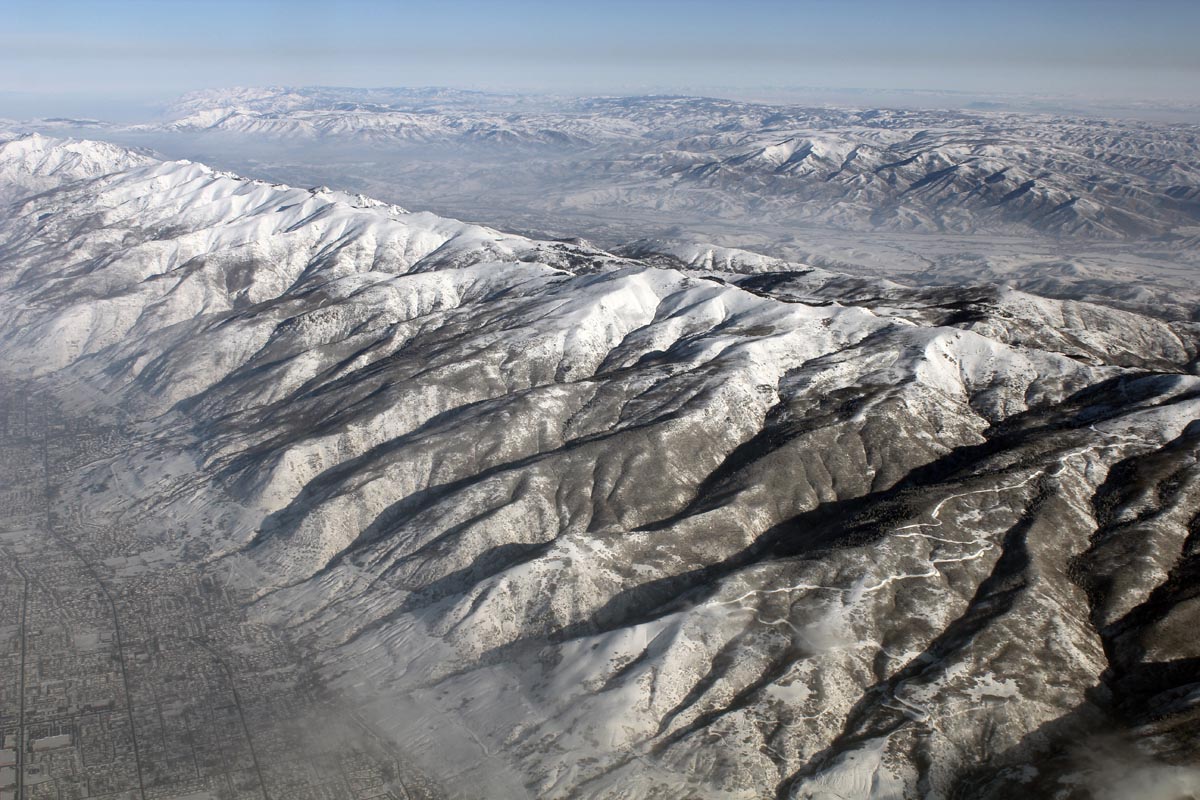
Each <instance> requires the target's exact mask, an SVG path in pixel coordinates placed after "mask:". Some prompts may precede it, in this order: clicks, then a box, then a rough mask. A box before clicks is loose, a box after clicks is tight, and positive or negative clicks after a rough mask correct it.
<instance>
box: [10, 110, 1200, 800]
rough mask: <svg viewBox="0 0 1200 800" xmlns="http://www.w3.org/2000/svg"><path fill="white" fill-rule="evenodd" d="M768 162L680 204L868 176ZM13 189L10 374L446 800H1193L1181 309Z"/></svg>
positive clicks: (417, 225) (83, 157) (192, 177)
mask: <svg viewBox="0 0 1200 800" xmlns="http://www.w3.org/2000/svg"><path fill="white" fill-rule="evenodd" d="M269 99H270V100H271V102H272V103H279V102H284V100H286V98H283V99H280V98H279V97H274V96H272V97H271V98H269ZM260 100H261V98H256V97H248V98H247V99H246V102H247V103H250V102H252V101H253V102H259V101H260ZM296 102H297V103H298V105H297V106H296V107H295V108H286V107H285V108H279V109H276V111H274V112H272V113H278V114H280V115H282V116H283V117H284V118H286V119H287V120H291V119H292V117H293V116H294V115H295V114H298V113H299V112H301V111H304V110H305V109H304V106H303V102H301V101H296ZM182 119H183V122H180V123H179V124H181V125H182V124H196V125H201V124H204V125H210V126H211V125H214V124H222V123H221V119H228V115H226V116H225V117H222V118H221V119H217V118H216V117H214V115H213V114H211V113H210V110H209V109H208V108H207V107H206V106H205V105H204V104H203V103H198V104H197V107H196V108H195V109H194V110H192V113H191V114H190V116H187V117H184V118H182ZM188 120H192V122H187V121H188ZM608 132H609V133H612V132H611V131H608ZM613 135H618V134H616V133H614V134H613ZM621 135H624V134H621ZM881 135H882V134H881ZM741 136H742V134H740V133H739V134H735V135H733V136H732V137H731V140H730V142H729V143H728V144H721V145H720V147H719V148H718V149H720V148H724V147H728V148H731V150H730V152H731V153H732V152H733V150H734V149H739V148H740V150H739V152H741V153H742V155H743V156H746V157H745V158H744V159H743V160H742V161H740V162H736V163H730V158H732V159H736V158H741V157H742V156H734V155H731V156H730V157H729V158H726V159H723V160H717V161H713V162H711V163H715V164H717V165H718V166H717V167H715V168H709V167H705V166H703V165H700V164H694V165H691V166H689V167H688V168H687V169H688V170H690V171H691V176H692V177H691V178H689V180H690V179H695V180H697V181H705V180H708V179H709V178H711V177H712V176H714V175H715V176H721V175H722V174H726V173H727V174H736V175H738V176H740V177H738V178H737V180H743V179H749V178H746V177H745V176H747V175H750V174H751V172H750V171H752V170H753V169H757V168H758V166H755V165H761V163H766V162H770V163H772V164H774V167H773V168H772V170H771V174H772V175H775V176H777V177H776V178H774V179H778V180H786V179H789V178H788V173H786V172H785V173H779V172H778V171H777V168H778V167H779V166H781V165H787V164H792V165H795V168H796V171H802V170H803V169H806V167H804V164H805V163H812V162H815V161H817V160H824V161H830V163H833V161H838V160H839V159H840V161H841V162H842V163H843V164H844V163H845V161H846V160H847V158H849V153H850V152H851V150H847V149H846V148H848V147H849V148H851V149H853V148H858V152H859V156H860V157H861V158H863V159H864V161H866V160H869V159H879V158H882V157H881V156H878V155H877V154H870V153H868V151H867V150H866V149H865V148H866V147H867V145H866V144H865V143H861V142H860V143H857V144H846V143H844V142H842V141H841V140H833V139H821V140H820V141H814V140H812V139H808V140H804V142H798V141H797V140H795V139H792V140H790V141H789V142H787V143H784V144H774V145H764V146H760V144H761V143H754V144H752V145H751V143H749V142H747V141H744V140H743V139H741V138H739V137H741ZM884 138H886V137H884ZM805 142H807V143H805ZM883 146H890V145H887V144H886V143H884V145H883ZM1164 146H1166V145H1164ZM771 148H775V149H773V150H772V149H771ZM710 149H711V148H710ZM843 150H845V152H843ZM798 153H803V154H804V155H803V157H802V158H801V157H799V156H798V155H797V154H798ZM747 154H748V155H747ZM671 157H672V158H674V156H671ZM988 158H991V156H986V155H979V156H978V160H979V161H980V162H981V163H983V162H986V161H987V159H988ZM831 159H832V161H831ZM810 160H811V161H810ZM822 163H823V162H822ZM871 163H872V164H874V163H875V162H874V161H872V162H871ZM914 163H915V162H914ZM722 164H724V165H725V166H721V165H722ZM856 169H857V168H856ZM873 169H874V168H872V170H873ZM895 169H900V167H895ZM979 169H981V170H984V171H985V172H987V174H988V175H992V174H995V173H996V170H998V169H1001V166H998V165H996V164H990V165H985V166H980V167H979ZM1012 169H1014V170H1016V169H1017V167H1015V166H1014V167H1013V168H1012ZM705 170H708V172H707V173H706V172H705ZM872 170H867V171H864V172H861V173H860V174H861V175H863V176H866V175H867V174H868V173H870V174H873V175H876V176H878V175H879V174H880V173H878V172H874V171H872ZM893 174H895V173H893ZM979 174H980V175H982V174H984V173H983V172H981V173H979ZM706 175H707V177H706ZM958 175H959V172H958V171H957V170H953V171H952V172H951V174H950V175H949V176H948V177H947V182H949V183H952V182H954V181H956V180H958V179H959V177H957V176H958ZM1010 179H1011V180H1018V181H1019V185H1023V183H1024V182H1025V181H1027V180H1029V179H1028V178H1026V177H1024V174H1023V173H1020V172H1019V170H1018V171H1017V172H1016V173H1014V175H1012V176H1010V177H1004V178H1000V179H997V181H996V182H999V181H1001V180H1010ZM725 180H726V179H725V178H723V177H722V178H720V179H719V182H724V181H725ZM863 180H864V181H865V182H866V183H869V181H870V180H873V179H871V178H866V177H864V179H863ZM1171 180H1175V178H1171ZM0 183H2V186H3V188H2V191H3V192H5V195H6V197H8V198H10V200H11V202H10V204H9V205H8V206H7V209H6V211H5V213H4V215H3V217H2V218H0V348H2V353H3V359H2V364H3V369H4V370H5V372H7V373H8V374H9V375H10V376H14V377H15V376H25V375H30V374H33V375H36V376H37V379H38V380H39V381H40V382H41V383H42V385H44V386H45V387H46V388H47V389H49V390H53V391H54V392H56V393H57V394H59V396H60V397H61V398H62V400H63V402H64V403H67V404H68V405H69V406H70V407H72V408H74V409H75V412H76V413H79V414H89V413H94V414H111V413H119V414H120V415H122V416H123V417H124V419H125V420H126V424H127V425H128V426H129V428H130V429H131V430H134V431H136V432H137V438H136V441H135V443H134V445H133V446H132V447H131V448H130V450H129V451H128V452H125V453H122V454H120V456H118V457H112V458H107V459H104V460H103V461H101V462H98V463H93V464H91V465H88V466H86V467H83V468H80V470H79V471H78V472H77V474H75V475H73V476H71V477H70V479H69V481H68V483H67V485H66V487H65V488H64V490H63V491H65V492H68V493H69V494H70V501H71V502H74V503H78V504H79V505H80V506H81V508H82V511H81V513H82V514H84V515H85V516H86V517H87V518H88V519H90V520H94V521H95V522H96V524H97V525H101V526H104V527H105V528H106V529H116V530H122V531H125V532H126V535H127V536H128V537H129V547H130V548H131V550H133V551H135V552H137V553H139V554H140V555H139V556H138V557H136V558H131V559H130V563H129V564H128V565H126V566H125V568H127V569H143V570H155V569H160V568H162V567H163V566H164V565H174V564H178V563H179V562H180V561H181V560H183V559H184V558H185V553H186V558H188V559H196V558H199V560H200V561H202V567H198V568H203V569H206V570H212V571H214V572H215V573H216V574H219V575H221V576H222V577H223V579H225V580H226V581H229V582H233V583H236V584H237V585H240V586H242V587H244V588H247V589H249V590H250V591H251V592H252V593H253V594H254V595H255V596H256V597H257V600H256V601H255V606H254V614H255V615H256V616H257V617H258V618H259V619H261V620H264V621H269V622H271V623H274V624H278V625H280V626H282V627H283V628H285V629H287V630H288V631H289V632H290V635H292V636H294V637H295V639H296V641H297V642H299V643H300V644H301V645H302V646H303V647H305V648H307V652H308V653H309V654H310V656H311V658H312V659H314V660H315V661H316V662H317V663H319V664H320V667H321V672H322V674H323V676H324V678H325V680H326V681H327V682H328V684H329V686H330V687H331V688H332V689H333V690H335V691H337V692H338V693H340V695H341V697H342V698H343V702H345V703H346V704H348V705H350V706H351V707H353V708H355V709H357V710H358V712H359V713H361V714H363V715H364V716H367V717H370V719H371V721H372V722H373V723H374V724H375V725H377V726H378V727H379V728H380V729H382V730H384V731H386V732H387V733H388V734H389V735H390V736H392V737H394V739H395V740H396V741H397V742H400V743H402V744H403V746H404V748H405V750H406V751H407V752H409V753H412V754H413V755H414V757H416V758H418V759H419V760H420V761H421V766H422V767H423V768H424V769H425V770H426V771H427V772H429V773H430V774H432V775H433V776H435V777H436V778H438V779H439V780H440V781H441V782H442V783H443V785H444V787H445V789H446V791H447V792H448V793H450V794H451V795H452V796H464V797H488V798H498V797H559V798H587V797H595V798H601V797H603V798H613V797H623V798H643V797H664V798H666V797H672V798H674V797H728V798H759V797H779V798H831V797H843V798H878V799H880V800H882V798H909V797H912V798H916V797H941V798H965V797H971V798H997V799H999V798H1008V797H1013V796H1017V795H1020V794H1023V795H1028V796H1045V797H1064V798H1084V797H1106V796H1111V795H1106V794H1105V792H1111V790H1112V787H1113V786H1114V785H1116V783H1115V781H1114V780H1113V778H1112V774H1111V773H1112V764H1113V763H1114V761H1115V757H1114V758H1110V759H1105V760H1095V759H1089V757H1088V755H1087V754H1088V753H1089V752H1091V751H1095V750H1096V749H1097V748H1099V747H1101V746H1102V745H1103V746H1104V747H1109V748H1111V747H1112V746H1113V745H1112V742H1114V741H1115V742H1119V743H1120V748H1119V752H1120V753H1122V756H1121V758H1124V759H1127V760H1128V768H1127V769H1126V770H1125V771H1124V772H1122V774H1121V780H1125V781H1127V782H1128V785H1129V786H1137V787H1143V788H1144V787H1149V788H1146V791H1147V792H1150V791H1159V790H1162V788H1163V787H1167V788H1168V789H1169V788H1170V787H1172V786H1175V785H1176V784H1178V785H1186V784H1187V783H1188V782H1190V781H1194V780H1196V779H1197V778H1198V777H1200V775H1198V773H1197V771H1196V769H1195V767H1194V765H1195V764H1196V763H1197V759H1200V750H1198V749H1197V732H1198V731H1200V727H1198V726H1200V722H1198V720H1200V716H1198V714H1200V706H1198V703H1200V684H1197V670H1196V666H1197V665H1198V664H1200V652H1198V651H1197V645H1196V639H1195V636H1194V630H1195V626H1196V625H1197V624H1198V623H1200V617H1198V614H1200V611H1198V609H1200V607H1198V606H1197V601H1196V597H1195V595H1196V585H1197V584H1196V570H1197V568H1198V565H1200V561H1198V560H1197V559H1198V555H1197V552H1196V548H1197V546H1198V545H1197V542H1198V540H1197V529H1198V525H1200V515H1198V514H1197V509H1198V508H1200V462H1198V460H1197V457H1198V455H1200V422H1198V420H1200V378H1197V377H1196V372H1197V363H1198V362H1197V358H1198V345H1197V332H1198V325H1197V323H1195V322H1193V321H1190V318H1191V316H1194V315H1188V314H1186V313H1183V314H1181V313H1179V308H1187V307H1188V306H1189V304H1194V302H1195V295H1194V294H1192V295H1188V294H1186V293H1179V292H1177V293H1175V296H1174V301H1175V302H1174V305H1164V306H1163V307H1162V308H1161V309H1159V310H1158V313H1146V312H1145V309H1144V308H1143V309H1142V310H1141V311H1139V310H1131V309H1132V308H1133V306H1131V304H1130V302H1129V300H1128V298H1125V297H1116V298H1108V299H1106V298H1105V297H1104V296H1103V293H1102V292H1101V291H1099V290H1096V289H1095V287H1090V288H1089V290H1088V291H1081V292H1080V293H1079V296H1080V297H1082V298H1083V299H1070V298H1064V297H1056V298H1052V297H1047V296H1042V295H1039V294H1033V293H1029V292H1027V291H1022V290H1021V289H1019V288H1014V287H1013V286H997V285H995V284H988V285H984V286H979V285H957V286H941V287H937V286H933V287H914V286H912V285H906V284H902V283H898V282H892V281H888V280H884V279H880V278H875V277H863V276H862V275H857V276H851V275H846V274H842V273H839V272H836V271H829V270H826V269H820V268H816V267H812V266H806V265H804V264H798V263H790V262H786V261H783V260H780V259H777V258H768V257H765V256H759V255H756V254H754V253H749V252H745V251H739V250H736V249H731V248H721V247H715V246H709V245H696V244H690V243H683V244H680V243H668V242H665V241H661V240H659V241H642V242H635V243H631V244H630V246H629V247H627V248H624V249H622V252H623V253H624V255H615V254H613V253H612V252H606V251H604V250H600V249H596V248H593V247H591V246H588V245H585V244H578V243H565V242H559V241H539V240H535V239H530V238H525V237H522V236H516V235H510V234H504V233H501V232H499V231H496V230H493V229H491V228H487V227H482V226H477V225H471V224H467V223H462V222H458V221H455V220H452V219H447V218H443V217H438V216H435V215H433V214H429V213H413V212H409V211H406V210H404V209H402V208H399V207H397V206H394V205H389V204H386V203H382V202H378V201H375V200H371V199H369V198H367V197H363V196H360V195H353V194H345V193H342V192H337V191H332V190H326V189H314V190H309V189H299V188H292V187H288V186H285V185H278V184H271V183H266V182H262V181H256V180H248V179H244V178H240V177H238V176H237V175H234V174H231V173H226V172H221V171H217V170H214V169H211V168H209V167H207V166H204V165H202V164H198V163H192V162H186V161H166V162H164V161H158V160H156V159H152V158H150V157H149V156H147V155H145V154H143V153H139V152H132V151H128V150H124V149H121V148H118V147H113V146H110V145H104V144H100V143H95V142H82V141H75V140H61V139H52V138H45V137H40V136H26V137H22V138H17V139H14V140H11V141H8V142H6V143H3V144H0ZM864 185H865V184H864ZM927 185H929V186H932V185H933V183H932V182H931V183H930V184H927ZM1032 191H1033V189H1029V190H1027V191H1025V192H1024V193H1023V194H1022V195H1021V196H1025V195H1029V194H1030V192H1032ZM1057 191H1059V189H1058V188H1056V185H1055V184H1054V183H1053V181H1049V182H1047V185H1046V189H1045V192H1047V193H1048V194H1047V196H1048V197H1050V199H1049V200H1046V201H1045V202H1046V203H1051V202H1057V201H1055V200H1054V197H1057V195H1054V192H1057ZM1032 201H1033V198H1032V197H1031V198H1030V199H1029V200H1027V201H1024V202H1032ZM1076 205H1077V206H1078V207H1077V208H1075V209H1074V210H1073V211H1071V217H1072V219H1074V220H1075V221H1076V222H1075V223H1072V224H1078V225H1083V226H1085V227H1086V226H1090V225H1092V224H1093V223H1095V225H1099V224H1100V222H1095V221H1096V220H1102V221H1103V222H1104V225H1106V226H1107V227H1105V228H1104V231H1107V232H1110V233H1113V234H1114V235H1116V234H1122V231H1124V230H1125V227H1123V226H1125V225H1126V223H1127V222H1128V220H1130V219H1134V220H1135V221H1136V219H1138V218H1139V217H1137V214H1139V213H1140V212H1135V211H1128V212H1125V211H1122V212H1121V214H1116V213H1115V212H1113V213H1109V212H1105V213H1104V214H1103V215H1100V216H1089V213H1090V212H1089V211H1088V208H1089V207H1088V206H1086V204H1082V203H1077V204H1076ZM946 213H949V211H948V210H947V212H946ZM996 213H997V214H1002V213H1007V212H1002V211H997V212H996ZM1180 213H1183V212H1180ZM1127 214H1128V215H1133V216H1127ZM1045 218H1046V217H1044V216H1043V217H1037V218H1030V219H1029V220H1026V221H1025V222H1022V223H1021V224H1030V225H1034V224H1040V223H1036V222H1034V221H1030V220H1032V219H1045ZM1153 218H1154V219H1157V216H1154V217H1153ZM1114 220H1116V222H1114ZM1118 222H1119V224H1118ZM1129 224H1133V223H1129ZM1139 224H1140V223H1139ZM1087 230H1088V231H1089V232H1096V231H1100V228H1091V227H1088V228H1087ZM1122 235H1123V234H1122ZM1059 289H1060V290H1061V291H1059V292H1058V293H1059V294H1062V293H1063V292H1065V289H1063V288H1062V287H1061V286H1060V287H1059ZM1181 291H1182V290H1181ZM1193 307H1194V306H1193ZM113 409H116V411H114V410H113ZM71 487H73V488H71ZM72 492H73V494H72ZM1131 754H1135V755H1131ZM1146 796H1153V795H1152V794H1147V795H1146ZM1164 796H1172V795H1164Z"/></svg>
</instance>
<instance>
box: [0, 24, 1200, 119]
mask: <svg viewBox="0 0 1200 800" xmlns="http://www.w3.org/2000/svg"><path fill="white" fill-rule="evenodd" d="M2 8H3V11H4V12H5V15H6V17H7V19H8V26H7V30H6V31H5V32H4V33H0V65H3V67H4V69H3V72H2V73H0V74H2V77H0V106H2V107H0V116H10V117H13V116H17V117H23V116H47V115H73V116H83V115H90V116H97V117H101V118H122V117H124V118H133V117H137V116H146V115H147V114H148V113H149V112H150V111H152V110H154V109H155V108H159V107H161V106H162V105H163V104H164V103H166V102H168V101H169V100H170V99H171V98H173V97H175V96H178V95H180V94H182V93H184V92H187V91H193V90H198V89H205V88H216V87H228V86H262V85H285V86H450V87H455V88H464V89H476V90H485V91H520V92H531V93H559V94H646V93H680V94H710V95H716V96H730V97H738V98H740V99H771V98H776V99H785V98H787V97H788V96H790V95H797V96H799V97H801V99H803V97H804V96H805V93H806V92H807V93H808V95H813V94H814V92H815V93H816V94H817V95H819V94H820V92H821V91H825V92H827V93H828V92H837V91H841V92H860V93H867V94H870V93H882V94H886V93H889V92H900V93H905V92H908V93H912V92H917V93H921V92H934V93H939V94H947V95H949V94H952V93H959V94H968V95H978V96H980V97H984V96H990V95H997V94H999V95H1016V96H1030V97H1039V96H1051V97H1056V98H1064V97H1065V98H1078V99H1079V100H1080V101H1086V102H1089V103H1101V104H1103V103H1122V104H1128V103H1136V102H1148V103H1153V104H1167V105H1171V104H1175V105H1179V104H1182V105H1188V104H1194V103H1197V102H1200V54H1198V53H1197V49H1196V48H1195V47H1194V46H1193V34H1194V31H1196V30H1197V29H1200V4H1194V3H1188V2H1185V1H1184V0H1151V1H1150V2H1141V3H1131V2H1116V1H1114V0H1096V1H1091V2H1089V1H1088V0H1052V1H1051V2H1042V3H1034V2H1028V1H1027V0H1014V1H1012V2H1004V3H1001V2H995V0H982V1H981V2H976V3H971V4H969V5H966V4H962V3H952V2H947V1H946V0H916V2H910V3H903V4H901V3H895V2H879V1H878V0H876V1H875V2H871V1H869V0H847V2H838V3H834V2H827V1H826V0H808V1H807V2H804V1H800V2H787V1H785V0H747V1H746V2H741V3H737V4H734V3H731V2H727V1H726V0H656V1H652V2H641V3H635V2H630V1H629V0H613V1H612V2H606V3H580V4H571V5H567V4H555V3H550V2H547V1H546V0H520V1H519V2H510V3H504V4H496V3H486V2H480V0H452V1H451V2H445V3H438V4H418V3H412V2H396V3H385V2H382V1H381V0H342V1H341V2H332V3H330V2H315V0H298V1H297V2H287V3H285V2H280V1H279V0H254V1H253V2H243V3H235V2H229V1H228V0H207V2H203V1H201V0H181V2H173V3H170V4H162V3H158V4H155V3H148V2H143V1H141V0H113V2H102V3H97V2H81V1H80V0H61V1H60V2H55V3H44V4H39V5H34V4H28V3H24V2H15V0H4V2H3V5H2ZM810 87H818V89H812V88H810ZM819 87H827V88H826V89H824V90H821V89H820V88H819ZM101 112H102V113H101Z"/></svg>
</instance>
